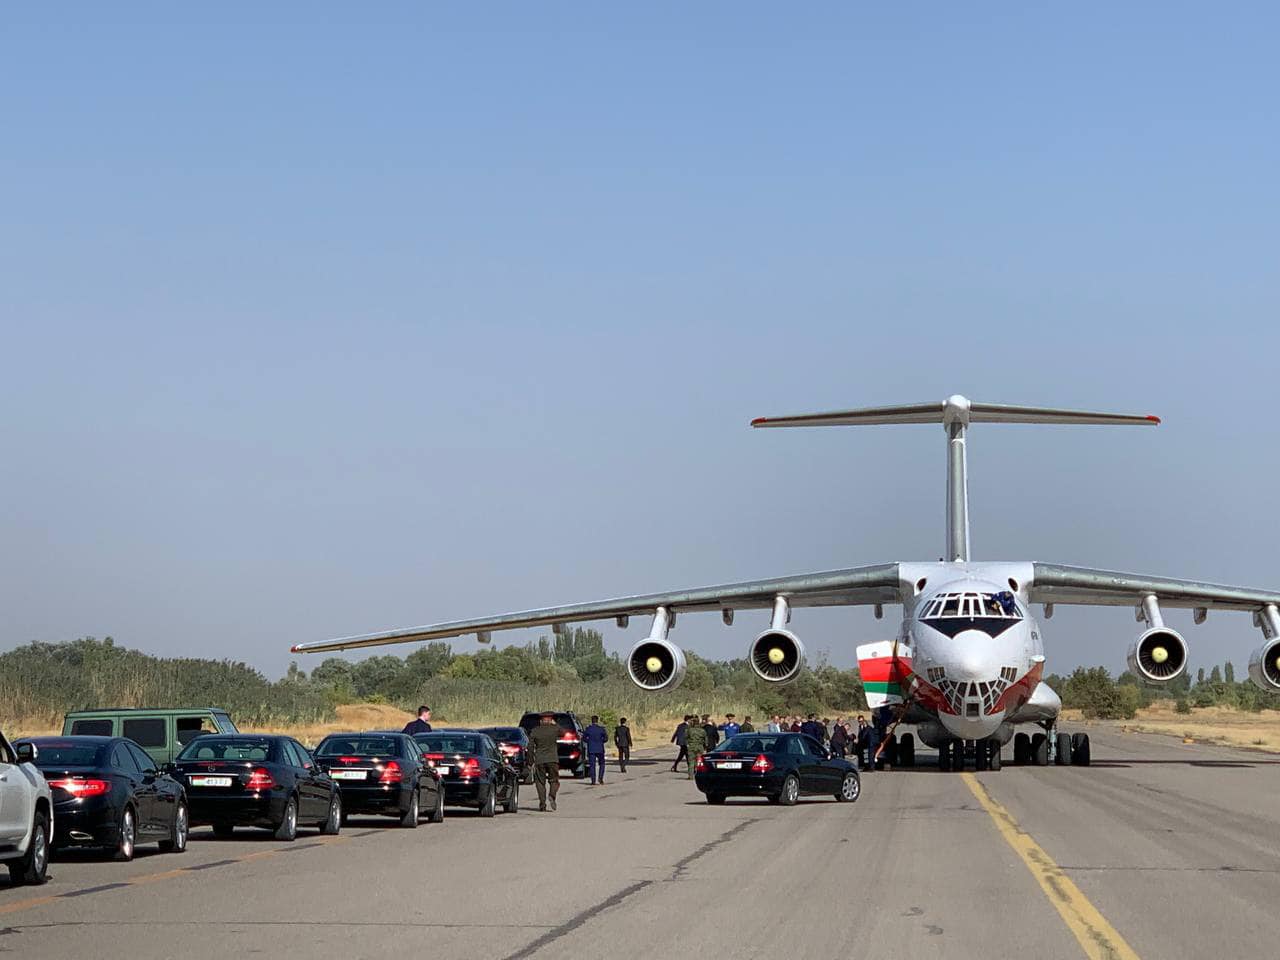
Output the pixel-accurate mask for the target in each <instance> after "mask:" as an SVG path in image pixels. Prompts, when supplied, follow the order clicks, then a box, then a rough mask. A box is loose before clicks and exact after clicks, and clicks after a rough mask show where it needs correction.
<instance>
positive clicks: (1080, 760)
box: [1071, 733, 1092, 767]
mask: <svg viewBox="0 0 1280 960" xmlns="http://www.w3.org/2000/svg"><path fill="white" fill-rule="evenodd" d="M1091 759H1092V758H1091V757H1090V756H1089V735H1088V734H1087V733H1073V734H1072V735H1071V765H1072V766H1074V767H1087V766H1089V761H1090V760H1091Z"/></svg>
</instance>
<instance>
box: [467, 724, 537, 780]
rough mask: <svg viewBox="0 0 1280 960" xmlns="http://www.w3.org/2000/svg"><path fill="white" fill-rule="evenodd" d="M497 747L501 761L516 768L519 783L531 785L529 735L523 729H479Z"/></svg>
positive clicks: (531, 766)
mask: <svg viewBox="0 0 1280 960" xmlns="http://www.w3.org/2000/svg"><path fill="white" fill-rule="evenodd" d="M480 732H481V733H487V734H488V735H489V736H490V738H492V740H493V742H494V743H496V744H497V745H498V752H499V753H501V754H502V759H504V760H506V761H507V763H509V764H511V766H513V767H515V768H516V773H518V774H519V775H520V782H521V783H533V764H532V763H531V762H530V761H529V734H527V733H525V731H524V727H481V728H480Z"/></svg>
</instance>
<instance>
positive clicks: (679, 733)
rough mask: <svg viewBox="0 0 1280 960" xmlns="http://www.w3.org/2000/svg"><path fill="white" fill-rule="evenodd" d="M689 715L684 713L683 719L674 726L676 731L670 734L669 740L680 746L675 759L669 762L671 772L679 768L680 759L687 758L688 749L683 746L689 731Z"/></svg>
mask: <svg viewBox="0 0 1280 960" xmlns="http://www.w3.org/2000/svg"><path fill="white" fill-rule="evenodd" d="M690 719H691V717H690V716H689V715H688V714H687V713H686V714H685V715H684V719H683V720H681V721H680V723H679V724H678V725H677V726H676V732H675V733H673V734H672V735H671V742H672V743H674V744H675V745H676V746H678V747H679V748H680V752H679V753H677V754H676V758H675V760H673V761H672V763H671V772H672V773H675V772H676V771H677V770H679V769H680V761H681V760H687V759H688V757H689V751H688V749H687V748H686V747H685V738H686V737H687V736H688V733H689V720H690Z"/></svg>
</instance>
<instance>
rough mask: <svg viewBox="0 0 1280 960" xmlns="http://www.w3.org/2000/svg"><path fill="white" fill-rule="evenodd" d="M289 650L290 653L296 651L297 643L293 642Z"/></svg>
mask: <svg viewBox="0 0 1280 960" xmlns="http://www.w3.org/2000/svg"><path fill="white" fill-rule="evenodd" d="M289 652H290V653H297V652H298V645H297V644H296V643H295V644H294V645H293V646H292V647H290V648H289Z"/></svg>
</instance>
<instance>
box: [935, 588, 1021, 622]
mask: <svg viewBox="0 0 1280 960" xmlns="http://www.w3.org/2000/svg"><path fill="white" fill-rule="evenodd" d="M939 617H965V618H967V619H976V618H979V617H982V618H992V619H996V620H1021V619H1022V611H1021V609H1019V607H1018V601H1017V599H1016V598H1015V597H1014V595H1013V594H1012V593H1011V592H1009V591H1007V590H1006V591H1004V592H1002V593H943V594H939V595H938V596H936V597H934V598H933V599H932V600H930V601H929V602H928V603H927V604H925V606H924V609H923V612H922V613H921V614H920V619H921V620H935V619H938V618H939Z"/></svg>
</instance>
